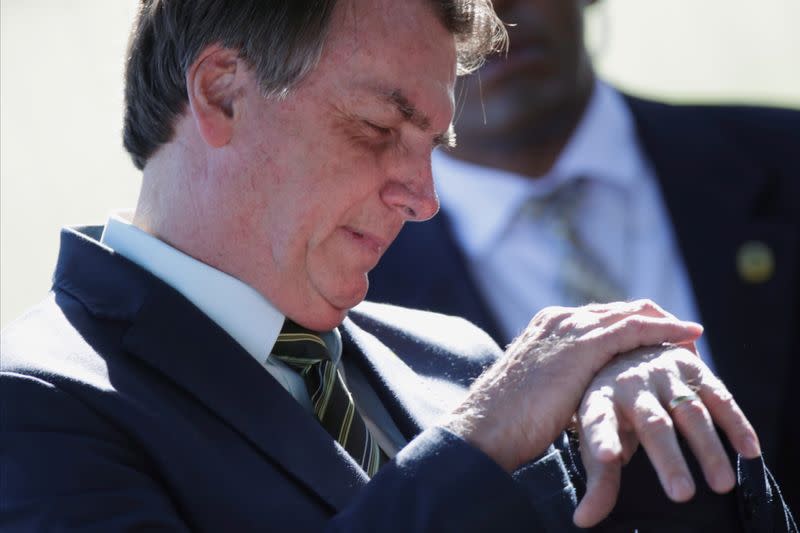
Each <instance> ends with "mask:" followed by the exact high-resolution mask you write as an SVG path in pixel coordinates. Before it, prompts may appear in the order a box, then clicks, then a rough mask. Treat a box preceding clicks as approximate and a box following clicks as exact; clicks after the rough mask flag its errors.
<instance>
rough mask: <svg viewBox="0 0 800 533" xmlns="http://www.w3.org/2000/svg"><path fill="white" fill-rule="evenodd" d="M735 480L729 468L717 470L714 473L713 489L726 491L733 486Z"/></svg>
mask: <svg viewBox="0 0 800 533" xmlns="http://www.w3.org/2000/svg"><path fill="white" fill-rule="evenodd" d="M735 483H736V480H735V479H734V478H733V471H731V469H730V468H724V469H722V470H721V471H719V472H716V473H714V483H713V487H712V488H713V489H714V490H715V491H716V492H728V491H729V490H731V489H732V488H733V485H734V484H735Z"/></svg>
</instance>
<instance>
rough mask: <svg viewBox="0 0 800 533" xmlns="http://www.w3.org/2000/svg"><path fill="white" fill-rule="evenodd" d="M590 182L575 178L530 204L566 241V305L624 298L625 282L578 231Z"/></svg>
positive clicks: (537, 216) (562, 275)
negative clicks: (582, 203) (613, 273)
mask: <svg viewBox="0 0 800 533" xmlns="http://www.w3.org/2000/svg"><path fill="white" fill-rule="evenodd" d="M588 185H589V183H588V182H587V180H586V179H584V178H576V179H573V180H570V181H568V182H567V183H562V184H561V185H559V186H558V187H557V188H556V189H555V190H554V191H552V192H551V193H550V194H547V195H545V196H544V197H540V198H534V199H532V200H531V201H530V203H529V205H528V208H529V209H530V211H531V214H532V215H533V217H534V218H535V219H536V220H537V222H538V223H544V224H548V225H550V227H551V228H552V229H553V231H554V232H555V233H556V235H558V237H559V238H561V239H562V242H563V243H564V246H565V249H564V252H565V253H564V259H563V261H562V264H561V268H560V271H559V277H560V283H561V290H562V291H563V293H564V297H565V301H564V304H566V305H584V304H587V303H591V302H598V303H607V302H614V301H619V300H625V298H626V294H625V292H626V291H625V289H624V287H623V285H622V284H621V283H620V282H619V281H618V280H616V279H614V277H613V276H612V275H611V273H610V272H609V271H608V269H607V268H606V266H605V265H604V264H603V262H602V261H601V260H600V258H599V257H597V255H596V254H595V253H593V252H592V250H591V248H590V247H589V246H588V245H587V243H586V242H585V241H584V239H583V238H582V237H581V235H580V233H579V232H578V216H579V214H580V212H579V211H580V210H579V207H580V205H581V202H582V201H583V198H584V196H585V195H586V192H587V187H588Z"/></svg>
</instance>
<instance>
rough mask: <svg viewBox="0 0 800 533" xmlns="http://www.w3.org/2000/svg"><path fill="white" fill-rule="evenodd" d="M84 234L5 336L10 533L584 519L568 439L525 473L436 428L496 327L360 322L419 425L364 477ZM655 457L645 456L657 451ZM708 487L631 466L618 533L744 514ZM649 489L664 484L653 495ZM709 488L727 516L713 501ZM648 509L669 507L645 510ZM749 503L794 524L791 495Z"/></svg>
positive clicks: (214, 336)
mask: <svg viewBox="0 0 800 533" xmlns="http://www.w3.org/2000/svg"><path fill="white" fill-rule="evenodd" d="M84 231H85V232H86V235H84V234H81V233H78V232H76V231H72V230H65V231H64V233H63V234H62V247H61V253H60V256H59V262H58V267H57V270H56V273H55V280H54V292H53V293H52V295H51V297H50V298H48V299H47V300H45V301H44V302H43V303H42V304H40V305H39V306H37V307H35V308H34V309H32V310H31V311H30V312H29V313H27V314H26V315H25V316H23V317H22V318H20V319H19V320H18V321H16V322H15V323H13V324H12V325H11V326H10V327H9V328H7V329H6V330H5V331H4V334H3V339H2V353H3V360H2V370H3V376H4V383H3V387H2V390H0V401H1V402H2V405H3V406H9V405H14V408H13V409H8V408H5V409H3V411H2V415H3V416H2V447H1V448H0V452H2V453H0V471H2V474H3V484H2V486H0V529H2V530H3V531H8V532H11V531H41V530H49V529H51V528H53V527H56V528H57V527H60V526H63V525H68V526H70V527H71V528H74V529H76V530H80V531H98V532H99V531H103V532H108V531H123V530H124V531H128V530H142V529H164V530H170V531H183V530H187V529H189V530H193V531H241V532H243V531H265V530H277V531H287V530H291V531H319V530H321V529H323V528H324V527H325V526H326V524H327V525H328V526H329V527H331V529H334V530H341V531H348V532H349V531H445V530H448V531H488V530H493V529H499V530H504V531H513V530H522V531H537V530H542V529H553V530H557V531H564V528H569V527H570V524H571V513H572V512H573V511H574V508H575V504H576V490H575V486H574V485H573V483H572V480H575V481H577V482H578V487H580V480H581V475H580V473H579V467H577V466H576V463H575V462H574V459H573V458H572V456H571V455H570V454H569V451H570V450H569V449H568V448H567V449H565V450H564V455H563V456H562V453H561V452H559V451H556V450H555V449H552V448H551V450H550V452H548V453H547V454H545V456H544V457H542V458H540V459H539V460H538V461H536V462H534V463H531V464H529V465H527V466H525V467H523V468H522V469H520V470H519V471H518V472H517V473H516V474H515V476H514V477H515V481H512V478H510V477H509V476H508V475H507V474H506V473H505V472H504V471H503V470H502V469H500V468H499V466H498V465H497V464H496V463H494V462H493V461H492V460H491V459H489V458H488V457H487V456H485V455H484V454H483V453H481V452H479V451H477V450H476V449H475V448H472V447H471V446H469V445H467V444H466V443H465V442H464V441H463V440H461V439H459V438H457V437H455V436H454V435H452V434H450V433H448V432H446V431H444V430H441V429H437V428H434V427H432V426H433V425H434V423H435V422H436V420H437V418H438V417H439V416H440V415H441V414H442V413H444V412H445V411H446V410H447V409H449V408H451V407H452V406H453V404H455V403H456V402H458V401H459V400H460V399H461V398H462V396H463V394H464V391H465V386H466V385H467V384H468V383H469V382H470V381H471V380H472V379H474V378H475V377H476V376H477V375H478V374H479V373H480V372H481V371H482V370H483V368H484V367H485V366H487V365H488V364H490V362H491V361H493V360H494V359H495V358H496V357H497V356H498V355H499V353H500V352H499V350H498V348H497V346H496V345H495V344H494V343H493V342H491V340H490V339H489V338H488V336H486V335H485V334H484V333H483V332H481V331H479V330H477V329H475V328H474V327H472V326H470V325H469V324H467V323H465V322H464V321H462V320H459V319H456V318H451V317H445V316H442V315H432V314H429V313H421V312H418V311H409V310H405V309H399V308H394V307H391V306H379V305H375V304H365V305H362V306H360V307H359V308H356V309H355V310H353V311H352V313H351V314H350V316H349V318H348V319H346V320H345V322H344V324H343V325H342V328H341V331H342V336H343V346H344V348H343V357H345V358H348V359H349V360H351V361H357V364H358V367H359V368H360V370H361V371H362V372H363V374H364V375H365V376H366V377H367V380H368V381H369V383H370V385H371V386H372V387H373V388H374V390H375V392H376V393H377V395H378V397H379V400H380V402H381V404H382V405H383V406H384V407H385V408H386V409H387V411H388V413H389V415H390V416H391V418H392V420H393V421H394V422H395V423H396V424H397V426H398V429H399V430H400V431H401V433H402V434H403V435H404V437H406V438H407V439H408V440H412V439H414V440H413V442H411V444H410V445H409V446H407V447H406V448H404V449H403V450H402V451H401V453H400V455H399V456H398V458H396V460H395V461H393V462H392V463H391V464H389V465H387V466H385V467H384V468H383V469H382V470H381V471H380V472H379V474H378V475H377V476H376V477H375V478H374V479H373V480H372V481H371V482H370V487H369V489H368V490H362V489H363V488H364V486H365V485H366V483H367V481H368V480H367V479H366V477H365V476H364V474H363V472H362V471H361V470H359V468H358V466H357V465H356V463H355V462H354V461H353V459H352V458H351V457H350V456H349V455H348V454H347V453H346V452H345V451H344V450H343V449H342V448H341V447H339V446H338V445H337V444H336V443H335V442H334V441H333V439H332V438H331V437H330V435H329V434H328V433H327V432H326V431H325V430H324V429H323V428H322V427H321V425H320V424H319V423H318V422H317V421H316V419H314V418H313V417H312V416H311V415H309V413H307V412H305V411H303V409H302V408H301V407H300V406H299V404H298V403H297V402H296V401H295V400H294V399H293V398H292V397H291V396H290V395H289V394H288V393H287V392H286V391H285V390H284V389H283V388H282V387H281V386H280V385H279V384H278V383H277V382H276V381H275V380H274V379H273V378H272V377H271V376H270V375H269V374H268V373H267V372H266V371H265V370H264V369H263V368H260V367H259V365H258V364H257V363H256V362H255V361H254V359H253V358H252V357H251V356H250V355H248V354H247V353H246V352H245V351H244V350H243V349H242V348H241V347H240V346H239V345H238V344H236V342H235V341H233V339H231V338H230V337H229V336H228V335H227V334H226V333H224V332H223V331H222V330H221V329H219V328H218V327H217V326H216V325H214V324H213V323H212V322H211V321H210V320H209V319H208V318H207V317H206V316H205V315H203V314H202V313H201V312H200V311H199V310H198V309H197V308H196V307H194V306H193V305H192V304H191V303H189V302H188V301H187V300H186V299H185V298H183V297H182V296H181V295H180V294H178V293H177V292H176V291H174V290H173V289H171V288H170V287H168V286H167V285H165V284H164V283H162V282H161V281H159V280H158V279H156V278H155V277H153V276H152V275H150V274H149V273H147V272H146V271H144V270H142V269H141V268H139V267H137V266H135V265H134V264H133V263H130V262H129V261H127V260H126V259H124V258H122V257H120V256H118V255H115V254H114V253H112V252H110V251H109V250H108V249H106V248H104V247H102V246H101V245H99V244H98V243H97V242H94V241H93V240H92V239H91V238H88V237H87V235H88V236H93V237H94V239H97V238H99V232H100V228H99V227H95V228H86V229H84ZM442 339H445V340H444V341H443V340H442ZM415 437H416V438H415ZM640 455H641V454H640ZM689 457H691V456H689ZM12 458H13V460H12ZM690 460H691V459H690ZM760 465H761V463H760V462H758V461H755V462H752V464H751V465H750V466H751V468H750V469H749V470H747V469H745V470H743V471H740V473H741V472H745V473H748V472H749V473H750V475H751V479H750V483H749V485H748V486H749V487H753V488H755V490H756V491H757V492H756V493H757V494H762V495H763V494H769V490H770V489H771V485H770V484H769V483H768V482H767V483H765V479H764V472H763V471H761V470H760V467H761V466H760ZM640 466H641V467H642V468H643V469H645V470H646V469H648V468H649V465H648V464H647V462H646V460H645V461H643V462H641V465H640ZM694 469H695V472H698V470H697V467H696V465H695V467H694ZM7 487H14V490H13V492H12V491H9V490H7ZM765 487H770V488H766V489H765ZM698 489H699V495H698V497H697V498H696V500H695V503H694V504H692V505H696V507H695V509H696V511H695V512H692V511H690V510H688V509H687V508H686V506H684V508H683V509H682V512H680V513H670V512H669V507H670V506H673V505H676V504H672V503H670V502H669V501H668V500H667V499H666V498H665V497H664V496H663V494H661V493H660V487H659V485H658V483H657V481H656V480H655V478H654V477H652V476H651V479H650V480H648V482H640V483H637V484H636V485H634V484H626V483H625V480H623V499H624V500H626V501H628V502H630V503H635V505H632V506H631V505H629V506H628V507H622V508H619V509H617V510H616V511H615V514H614V515H613V516H612V518H611V519H609V520H607V521H606V522H605V525H606V526H607V528H608V529H607V530H608V531H627V530H630V527H628V526H629V524H630V522H626V520H632V521H633V522H634V523H637V524H642V523H651V522H652V523H669V522H668V517H670V516H673V517H675V518H676V519H678V520H683V519H685V520H689V521H690V522H691V523H692V524H693V526H694V527H699V528H700V529H698V530H703V528H705V527H707V524H706V525H703V524H704V520H705V521H706V522H707V521H708V519H709V516H713V517H714V518H713V519H714V521H715V523H723V522H724V521H725V520H727V519H730V520H736V517H737V514H738V511H737V505H741V502H742V501H741V494H737V495H729V496H726V497H724V498H718V497H715V496H710V494H709V491H708V490H707V489H705V490H704V488H703V485H702V484H700V485H699V486H698ZM765 490H766V492H764V491H765ZM648 491H650V492H648ZM629 493H632V495H633V496H634V497H631V494H629ZM637 493H641V494H645V495H650V496H648V497H647V498H646V500H645V501H644V502H643V503H640V502H638V501H637V500H636V497H635V496H636V494H637ZM626 494H629V495H628V496H625V495H626ZM709 497H710V498H711V500H712V501H711V502H710V505H711V507H710V509H713V510H715V511H716V513H712V514H708V513H706V514H705V515H704V514H703V511H704V510H707V509H709V508H706V507H703V505H704V504H703V502H704V501H705V498H709ZM759 505H760V506H759ZM647 509H649V510H650V511H651V512H652V513H653V514H654V516H655V517H656V518H655V520H652V519H649V518H645V519H644V520H643V518H642V516H647V512H648V511H647ZM748 509H749V510H750V512H751V513H752V512H754V511H753V510H755V513H756V516H764V517H765V518H767V519H770V520H771V519H773V518H775V519H777V520H779V522H780V521H781V520H782V518H781V516H782V515H781V513H780V509H781V507H780V505H778V506H775V505H771V504H770V502H767V501H764V502H756V505H750V506H749V507H748ZM632 511H635V513H634V512H632ZM774 512H778V514H777V515H776V514H774ZM337 513H338V516H337V518H336V519H335V520H334V521H332V522H331V521H329V520H330V519H331V517H332V516H333V515H334V514H337ZM643 513H644V514H643ZM759 513H765V514H763V515H762V514H759ZM704 516H705V518H703V517H704ZM647 520H650V521H649V522H648V521H647ZM733 527H734V526H733V525H731V528H733ZM690 530H691V531H695V529H687V531H690ZM731 530H735V529H731Z"/></svg>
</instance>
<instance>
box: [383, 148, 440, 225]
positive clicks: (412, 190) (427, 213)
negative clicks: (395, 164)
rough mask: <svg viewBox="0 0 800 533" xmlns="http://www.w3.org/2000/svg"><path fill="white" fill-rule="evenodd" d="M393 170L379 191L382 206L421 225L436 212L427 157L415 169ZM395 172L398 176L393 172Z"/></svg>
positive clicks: (434, 189) (408, 166)
mask: <svg viewBox="0 0 800 533" xmlns="http://www.w3.org/2000/svg"><path fill="white" fill-rule="evenodd" d="M404 167H405V168H403V169H400V168H398V169H396V172H395V173H393V174H394V175H393V177H391V178H390V179H389V180H388V181H387V183H386V184H385V185H384V186H383V188H382V189H381V199H382V200H383V202H384V203H385V204H386V205H388V206H389V207H391V208H392V209H395V210H396V211H398V212H399V213H400V214H401V216H402V217H403V219H404V220H406V221H410V222H422V221H423V220H428V219H429V218H431V217H432V216H433V215H435V214H436V212H437V211H439V198H438V197H437V196H436V188H435V187H434V185H433V173H432V172H431V160H430V156H428V157H426V158H425V160H424V162H420V163H418V164H416V165H413V167H415V168H412V165H404ZM397 171H399V172H397Z"/></svg>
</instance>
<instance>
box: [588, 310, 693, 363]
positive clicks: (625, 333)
mask: <svg viewBox="0 0 800 533" xmlns="http://www.w3.org/2000/svg"><path fill="white" fill-rule="evenodd" d="M702 333H703V326H701V325H700V324H697V323H695V322H685V321H680V320H675V319H672V318H665V317H646V316H638V315H636V316H629V317H626V318H623V319H622V320H620V321H619V322H616V323H614V324H612V325H611V326H609V327H607V328H600V329H595V330H592V331H590V332H588V333H586V334H585V335H583V336H582V337H581V340H582V341H584V342H585V343H586V344H587V345H590V346H592V348H594V349H599V350H600V351H601V352H602V355H603V356H607V355H608V354H617V353H621V352H627V351H629V350H633V349H634V348H638V347H640V346H650V345H657V344H662V343H665V342H667V343H682V342H689V341H693V340H695V339H697V338H698V337H699V336H700V335H701V334H702Z"/></svg>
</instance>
